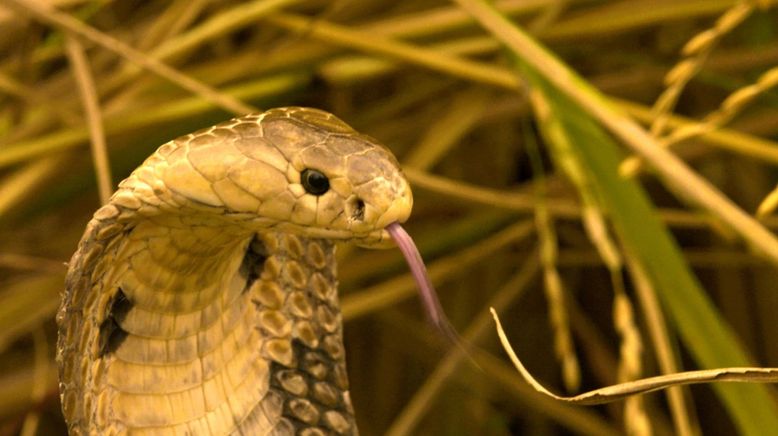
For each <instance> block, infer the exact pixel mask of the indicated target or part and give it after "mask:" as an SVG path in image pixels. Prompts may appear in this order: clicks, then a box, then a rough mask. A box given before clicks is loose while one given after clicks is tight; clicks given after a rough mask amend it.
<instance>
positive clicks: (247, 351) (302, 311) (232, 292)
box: [57, 107, 413, 436]
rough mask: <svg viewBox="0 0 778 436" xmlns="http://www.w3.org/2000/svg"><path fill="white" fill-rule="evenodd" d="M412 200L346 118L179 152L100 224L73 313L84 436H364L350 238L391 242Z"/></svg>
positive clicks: (276, 112)
mask: <svg viewBox="0 0 778 436" xmlns="http://www.w3.org/2000/svg"><path fill="white" fill-rule="evenodd" d="M412 202H413V201H412V196H411V191H410V188H409V185H408V182H407V181H406V179H405V177H404V176H403V174H402V171H401V170H400V167H399V165H398V163H397V161H396V160H395V158H394V157H393V156H392V154H391V153H390V152H389V151H387V150H386V149H385V148H384V147H383V146H381V145H379V144H377V143H376V141H374V140H373V139H371V138H369V137H367V136H364V135H361V134H359V133H357V132H356V131H354V130H353V129H352V128H351V127H349V126H348V125H346V124H345V123H344V122H342V121H341V120H339V119H337V118H336V117H334V116H333V115H331V114H329V113H327V112H323V111H319V110H316V109H308V108H299V107H294V108H281V109H272V110H269V111H267V112H264V113H261V114H252V115H247V116H244V117H241V118H235V119H233V120H230V121H227V122H224V123H221V124H218V125H216V126H213V127H211V128H207V129H204V130H201V131H198V132H195V133H192V134H189V135H185V136H183V137H180V138H178V139H175V140H173V141H171V142H168V143H167V144H164V145H162V146H161V147H160V148H159V149H158V150H157V151H156V152H155V153H154V154H152V155H151V156H150V157H149V158H148V159H147V160H146V161H145V162H144V163H143V164H142V165H141V166H140V167H138V168H137V169H136V170H135V171H134V172H133V173H132V174H131V175H130V176H129V177H128V178H127V179H125V180H124V181H122V182H121V183H120V184H119V189H118V190H117V192H116V193H115V194H114V195H113V196H112V197H111V200H110V202H109V203H108V204H106V205H104V206H103V207H101V208H100V209H98V210H97V212H96V213H95V214H94V216H93V218H92V220H91V221H90V222H89V224H88V225H87V228H86V231H85V233H84V236H83V237H82V239H81V242H80V243H79V247H78V250H77V251H76V253H75V254H74V255H73V257H72V259H71V261H70V263H69V271H68V275H67V279H66V286H65V288H66V289H65V294H64V297H63V301H62V304H61V307H60V310H59V313H58V316H57V322H58V325H59V339H58V343H57V361H58V365H59V379H60V393H61V399H62V408H63V412H64V416H65V419H66V422H67V425H68V429H69V431H70V433H71V434H75V435H81V434H83V435H86V434H100V435H113V434H138V435H145V434H171V435H173V434H175V435H226V434H242V435H261V434H274V435H292V434H299V435H309V436H314V435H326V434H336V435H353V434H357V428H356V424H355V420H354V413H353V408H352V404H351V401H350V399H349V392H348V379H347V376H346V366H345V354H344V347H343V341H342V319H341V314H340V306H339V304H338V295H337V291H336V270H335V259H334V249H335V245H334V244H335V241H347V240H350V241H355V242H356V243H357V244H359V245H362V246H366V247H382V246H388V245H390V237H389V234H388V232H387V230H386V229H385V228H386V226H387V225H389V224H390V223H394V222H404V221H405V220H406V219H407V218H408V216H409V215H410V211H411V207H412Z"/></svg>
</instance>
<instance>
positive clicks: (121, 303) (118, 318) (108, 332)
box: [98, 288, 132, 357]
mask: <svg viewBox="0 0 778 436" xmlns="http://www.w3.org/2000/svg"><path fill="white" fill-rule="evenodd" d="M130 309H132V302H131V301H130V300H129V299H128V298H127V295H126V294H125V293H124V291H123V290H122V289H121V288H119V289H118V290H117V291H116V294H115V295H114V296H113V300H112V301H111V305H110V307H109V309H108V313H107V314H106V317H105V321H103V322H102V323H101V324H100V344H99V346H98V349H99V351H98V357H104V356H105V355H107V354H111V353H113V352H115V351H116V350H117V349H118V348H119V346H120V345H121V344H122V342H124V340H125V339H127V335H128V333H127V332H126V331H124V330H122V328H121V322H122V321H123V320H124V318H125V317H126V316H127V313H128V312H129V311H130Z"/></svg>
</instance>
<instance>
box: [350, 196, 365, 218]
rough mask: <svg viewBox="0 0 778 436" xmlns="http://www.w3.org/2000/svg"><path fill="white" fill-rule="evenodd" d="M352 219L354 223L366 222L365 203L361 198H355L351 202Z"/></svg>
mask: <svg viewBox="0 0 778 436" xmlns="http://www.w3.org/2000/svg"><path fill="white" fill-rule="evenodd" d="M350 206H351V219H352V220H354V221H364V220H365V202H364V201H362V199H361V198H354V199H353V200H352V201H351V204H350Z"/></svg>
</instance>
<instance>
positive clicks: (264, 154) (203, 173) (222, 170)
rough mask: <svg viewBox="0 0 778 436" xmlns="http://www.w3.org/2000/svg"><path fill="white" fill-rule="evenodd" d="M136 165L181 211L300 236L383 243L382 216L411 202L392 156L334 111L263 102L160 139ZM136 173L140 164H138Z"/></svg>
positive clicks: (401, 212) (400, 215) (393, 215)
mask: <svg viewBox="0 0 778 436" xmlns="http://www.w3.org/2000/svg"><path fill="white" fill-rule="evenodd" d="M144 166H152V167H153V168H152V171H151V173H153V175H154V176H156V178H157V179H158V180H151V181H149V183H150V184H153V183H157V184H159V182H160V181H161V185H162V187H161V188H164V189H154V192H155V194H156V195H158V196H159V195H161V194H164V191H165V190H168V191H169V192H170V195H171V196H172V197H173V198H172V200H174V202H176V203H178V204H181V203H182V202H184V203H186V202H189V204H188V206H189V207H188V208H184V209H186V210H187V211H188V212H187V213H190V214H191V213H192V211H193V210H194V211H196V213H209V214H211V215H217V216H219V217H221V218H223V219H226V220H228V221H230V222H231V223H238V224H240V225H242V226H248V227H252V230H255V231H262V230H263V229H267V228H277V229H279V230H283V231H288V232H293V233H299V234H303V235H305V236H308V237H321V238H331V239H339V240H353V241H355V242H356V243H357V244H359V245H362V246H367V247H386V246H390V245H391V238H390V236H389V234H388V233H387V231H386V229H385V228H386V226H387V225H389V224H390V223H393V222H404V221H405V220H406V219H407V218H408V216H409V215H410V212H411V208H412V205H413V197H412V194H411V190H410V186H409V184H408V181H407V180H406V178H405V176H404V175H403V173H402V170H401V169H400V165H399V164H398V162H397V160H396V159H395V157H394V156H393V155H392V154H391V152H389V150H387V149H386V148H385V147H384V146H382V145H380V144H378V143H377V142H376V141H375V140H373V139H372V138H370V137H368V136H365V135H362V134H360V133H358V132H356V131H355V130H354V129H352V128H351V127H350V126H348V125H347V124H346V123H344V122H343V121H341V120H339V119H338V118H336V117H335V116H334V115H332V114H329V113H327V112H324V111H320V110H317V109H309V108H299V107H291V108H280V109H272V110H269V111H267V112H264V113H261V114H253V115H248V116H245V117H241V118H235V119H233V120H230V121H227V122H224V123H221V124H218V125H216V126H214V127H211V128H208V129H204V130H201V131H199V132H195V133H193V134H191V135H187V136H184V137H181V138H179V139H177V140H175V141H171V142H170V143H168V144H166V145H164V146H162V147H160V149H159V150H158V151H157V153H156V154H155V155H154V156H152V158H150V159H149V160H148V161H147V162H146V164H144ZM144 166H142V167H141V168H139V169H138V170H136V173H138V176H139V177H142V176H143V175H144V174H147V173H149V171H148V170H145V171H144V170H143V167H144Z"/></svg>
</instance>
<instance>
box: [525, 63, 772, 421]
mask: <svg viewBox="0 0 778 436" xmlns="http://www.w3.org/2000/svg"><path fill="white" fill-rule="evenodd" d="M521 71H522V72H523V73H524V75H525V77H527V78H528V79H529V81H530V83H531V84H532V86H533V87H535V88H537V89H539V90H540V92H542V93H543V95H544V96H545V99H546V101H547V102H548V103H549V106H550V108H551V114H552V115H551V116H553V117H556V118H557V121H558V124H557V125H558V126H561V129H559V130H557V133H558V132H559V131H561V132H562V133H563V134H564V135H565V136H566V139H567V140H568V141H569V142H570V143H571V144H573V146H574V153H573V155H574V156H575V157H576V158H578V159H579V163H580V165H581V166H582V167H584V168H586V169H587V175H588V177H589V178H590V186H591V187H592V188H593V190H594V191H595V192H594V193H595V196H596V197H597V198H598V200H599V201H600V202H601V203H602V204H601V206H602V207H603V208H604V209H605V210H606V212H607V213H608V215H609V217H610V219H611V222H612V223H613V226H614V228H615V229H616V233H617V234H618V236H619V238H620V239H621V241H622V243H623V244H624V245H625V246H627V247H628V248H629V249H630V251H632V252H633V253H635V255H636V257H637V258H638V259H639V261H640V262H641V263H642V264H643V265H644V267H645V269H646V270H647V271H648V273H649V275H650V277H651V280H652V281H653V282H654V286H655V288H656V290H657V292H658V293H659V297H660V299H661V301H662V303H663V305H664V307H665V309H666V310H667V311H668V312H669V314H670V318H671V320H672V323H673V325H674V327H675V328H676V329H677V331H678V334H679V336H680V337H681V338H682V340H683V342H684V345H685V346H686V348H687V349H688V350H689V351H690V353H691V354H692V356H693V357H694V359H695V360H696V361H697V363H698V364H699V365H700V366H701V367H703V368H716V367H725V366H747V365H748V364H749V358H748V356H747V353H746V352H745V351H744V350H743V347H742V346H741V343H740V342H739V340H738V339H737V337H736V335H735V334H734V332H733V331H732V330H731V329H730V327H729V325H728V324H727V322H726V321H725V320H724V319H723V318H722V317H721V316H720V314H719V312H718V310H717V309H716V307H715V306H714V305H713V303H712V302H711V300H710V299H709V298H708V296H707V295H706V294H705V292H704V291H703V289H702V287H701V286H700V284H699V282H698V281H697V279H696V277H695V276H694V275H693V274H692V272H691V271H690V270H689V268H688V266H687V264H686V262H685V261H684V259H683V257H682V255H681V252H680V250H679V248H678V245H677V244H676V242H675V241H674V239H673V238H672V237H671V235H670V233H669V232H668V230H667V228H666V227H665V226H664V225H663V224H662V223H661V221H660V220H659V219H658V216H657V212H656V209H655V208H654V206H653V205H652V203H651V202H650V200H649V198H648V197H647V196H646V194H645V192H644V191H643V189H642V188H641V187H640V186H639V185H638V184H637V183H636V182H634V181H632V180H628V179H624V178H621V177H620V176H619V175H618V165H619V163H620V162H621V160H622V158H623V156H622V155H621V153H620V150H619V147H618V146H617V144H616V143H615V142H614V140H613V139H612V138H611V137H610V136H609V135H608V134H607V133H606V132H605V131H604V130H603V129H602V128H601V127H600V126H599V125H598V124H597V123H596V122H595V121H594V120H593V119H592V118H591V117H590V116H589V114H588V113H587V112H586V111H584V110H583V109H582V108H581V107H580V106H578V105H576V104H574V103H573V102H571V101H570V100H568V99H567V98H565V97H564V96H563V94H561V93H560V92H559V91H558V90H557V89H555V88H554V87H553V86H552V85H550V84H549V83H548V82H547V81H545V80H544V78H543V77H542V76H540V75H539V74H538V73H537V72H535V71H534V70H532V69H531V68H529V67H528V66H527V65H523V66H522V67H521ZM548 139H549V140H553V138H548ZM586 195H591V193H588V194H586ZM714 389H715V391H716V392H717V394H718V395H719V397H720V399H721V400H722V402H723V403H724V405H725V406H726V408H727V410H728V411H729V413H730V415H731V417H732V418H733V420H734V421H735V423H736V425H737V426H738V428H739V430H740V432H741V433H742V434H744V435H753V436H758V435H764V434H778V410H777V409H776V405H775V402H774V401H773V400H772V399H771V398H770V396H769V394H768V391H767V388H766V387H765V386H757V385H732V384H729V385H724V384H717V385H715V386H714Z"/></svg>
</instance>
